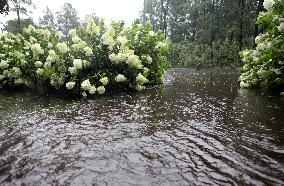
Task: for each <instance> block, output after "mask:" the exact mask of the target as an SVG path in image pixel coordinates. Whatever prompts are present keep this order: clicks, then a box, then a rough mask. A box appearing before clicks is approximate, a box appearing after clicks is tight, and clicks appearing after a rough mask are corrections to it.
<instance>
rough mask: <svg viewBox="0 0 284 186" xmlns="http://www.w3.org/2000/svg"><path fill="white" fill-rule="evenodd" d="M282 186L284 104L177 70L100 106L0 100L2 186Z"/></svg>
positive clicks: (226, 77)
mask: <svg viewBox="0 0 284 186" xmlns="http://www.w3.org/2000/svg"><path fill="white" fill-rule="evenodd" d="M206 184H209V185H257V186H259V185H284V99H283V98H282V97H280V96H278V95H272V94H270V93H265V94H263V93H261V92H260V91H257V90H240V89H239V88H238V85H237V73H236V72H234V71H233V70H224V69H211V70H201V71H194V70H189V69H172V70H170V71H169V72H168V73H167V75H166V76H165V83H164V85H162V86H156V87H152V88H149V89H147V90H145V91H143V92H139V93H118V94H113V95H110V96H104V97H99V98H94V99H85V100H83V99H75V100H71V99H62V98H61V97H60V96H51V95H49V96H42V95H41V96H38V95H34V94H32V93H23V92H18V93H7V92H0V185H80V186H81V185H169V186H173V185H206Z"/></svg>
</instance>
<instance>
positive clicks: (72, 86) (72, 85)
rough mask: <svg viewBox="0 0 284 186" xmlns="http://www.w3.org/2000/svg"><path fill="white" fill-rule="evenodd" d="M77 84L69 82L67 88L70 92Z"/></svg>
mask: <svg viewBox="0 0 284 186" xmlns="http://www.w3.org/2000/svg"><path fill="white" fill-rule="evenodd" d="M75 84H76V83H75V82H68V83H66V88H67V89H68V90H71V89H73V88H74V86H75Z"/></svg>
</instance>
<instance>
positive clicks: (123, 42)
mask: <svg viewBox="0 0 284 186" xmlns="http://www.w3.org/2000/svg"><path fill="white" fill-rule="evenodd" d="M117 41H118V42H119V43H120V44H121V47H122V48H123V47H124V46H125V45H126V44H127V42H128V40H127V38H126V37H125V36H118V37H117Z"/></svg>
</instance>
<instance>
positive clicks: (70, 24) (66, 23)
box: [56, 3, 80, 35]
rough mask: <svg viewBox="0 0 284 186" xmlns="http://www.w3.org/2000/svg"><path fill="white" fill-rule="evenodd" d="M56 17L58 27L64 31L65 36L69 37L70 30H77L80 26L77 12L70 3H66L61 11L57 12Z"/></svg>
mask: <svg viewBox="0 0 284 186" xmlns="http://www.w3.org/2000/svg"><path fill="white" fill-rule="evenodd" d="M56 15H57V16H56V17H57V26H58V28H59V29H60V30H62V32H63V34H64V35H67V34H68V31H69V30H70V29H72V28H76V27H78V26H79V25H80V22H79V18H78V17H77V11H76V9H75V8H73V7H72V5H71V4H70V3H65V4H64V5H63V6H62V9H61V11H58V12H56Z"/></svg>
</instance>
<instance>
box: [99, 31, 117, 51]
mask: <svg viewBox="0 0 284 186" xmlns="http://www.w3.org/2000/svg"><path fill="white" fill-rule="evenodd" d="M102 43H103V44H104V45H107V46H108V49H109V50H110V51H112V50H113V46H114V45H115V41H114V39H113V37H112V36H111V35H110V34H109V33H108V32H106V33H104V34H103V36H102Z"/></svg>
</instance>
